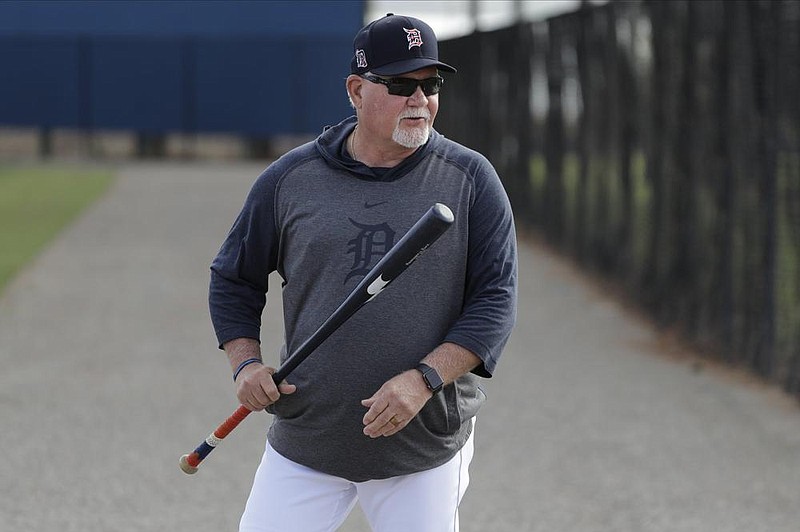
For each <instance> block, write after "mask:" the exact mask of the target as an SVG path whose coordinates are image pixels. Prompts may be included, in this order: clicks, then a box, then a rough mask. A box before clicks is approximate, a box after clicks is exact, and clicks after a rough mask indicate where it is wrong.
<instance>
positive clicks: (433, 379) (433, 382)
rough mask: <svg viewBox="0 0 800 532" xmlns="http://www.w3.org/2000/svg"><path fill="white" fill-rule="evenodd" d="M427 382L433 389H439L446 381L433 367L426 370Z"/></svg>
mask: <svg viewBox="0 0 800 532" xmlns="http://www.w3.org/2000/svg"><path fill="white" fill-rule="evenodd" d="M425 382H427V383H428V388H430V389H431V390H433V391H438V390H439V389H440V388H441V387H442V385H443V384H444V382H442V378H441V377H440V376H439V374H438V373H436V370H435V369H433V368H431V369H429V370H428V371H426V372H425Z"/></svg>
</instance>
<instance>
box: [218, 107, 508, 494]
mask: <svg viewBox="0 0 800 532" xmlns="http://www.w3.org/2000/svg"><path fill="white" fill-rule="evenodd" d="M355 125H356V119H355V117H351V118H349V119H347V120H345V121H343V122H341V123H340V124H338V125H336V126H333V127H329V128H327V129H325V130H324V131H323V133H322V134H321V135H320V136H319V137H318V138H317V139H316V140H315V141H312V142H309V143H307V144H305V145H302V146H299V147H298V148H295V149H294V150H292V151H290V152H288V153H287V154H286V155H284V156H283V157H281V158H280V159H278V160H277V161H275V162H274V163H272V164H271V165H270V166H269V167H268V168H267V169H266V170H265V171H264V172H263V173H262V174H261V175H260V176H259V177H258V179H257V180H256V182H255V183H254V185H253V187H252V189H251V191H250V193H249V195H248V197H247V199H246V201H245V204H244V207H243V209H242V211H241V213H240V214H239V216H238V218H237V219H236V221H235V223H234V225H233V227H232V228H231V230H230V232H229V234H228V236H227V238H226V240H225V242H224V243H223V245H222V247H221V249H220V251H219V253H218V255H217V256H216V257H215V258H214V260H213V262H212V265H211V284H210V290H209V306H210V311H211V318H212V322H213V325H214V328H215V332H216V335H217V339H218V341H219V344H220V346H222V344H224V343H226V342H228V341H230V340H233V339H236V338H253V339H256V340H260V325H261V313H262V311H263V309H264V306H265V303H266V293H267V277H268V275H269V274H270V273H271V272H273V271H277V272H278V273H279V275H280V276H281V278H282V281H283V282H282V296H283V313H284V316H283V321H284V332H285V334H284V345H283V347H282V349H281V353H280V355H279V356H280V359H281V361H284V360H285V359H286V357H287V356H288V355H289V354H291V353H292V352H293V351H294V350H295V349H296V348H297V347H298V346H299V345H300V344H302V343H303V341H304V340H305V339H306V338H308V337H309V336H310V335H311V334H312V333H313V332H314V331H315V330H316V329H317V328H318V327H319V326H320V325H321V324H322V323H323V322H324V321H325V319H326V318H327V317H328V316H329V315H330V314H331V312H333V311H334V310H335V309H336V308H337V307H338V306H339V305H340V304H341V302H342V301H343V300H344V299H345V298H346V297H347V295H348V294H349V293H350V292H351V291H352V290H353V288H354V287H355V286H356V285H357V284H358V283H359V282H360V281H361V279H362V278H363V277H364V276H365V275H366V274H367V272H368V271H369V270H370V269H371V268H372V267H373V266H374V265H375V264H376V263H377V262H378V261H379V260H380V258H381V257H382V256H383V255H384V254H385V253H386V252H387V251H388V250H389V249H390V248H391V247H392V245H393V244H394V243H395V242H397V241H398V240H399V239H400V238H401V237H402V236H403V235H404V234H405V233H406V231H408V229H410V228H411V226H412V225H413V224H414V223H415V222H416V221H417V220H418V219H419V217H420V216H421V215H422V214H424V213H425V212H426V211H427V210H428V209H429V208H430V207H431V206H432V205H433V204H434V203H443V204H445V205H447V206H448V207H449V208H450V209H451V210H452V211H453V213H454V215H455V222H454V223H453V225H452V226H451V228H450V229H449V230H448V231H447V232H445V233H444V235H443V236H442V237H441V238H440V239H439V240H438V241H437V242H436V243H434V244H433V246H431V248H430V249H428V250H427V251H426V252H425V253H423V254H422V255H421V256H420V257H419V258H418V259H417V261H416V262H414V264H413V265H411V266H410V267H409V268H408V270H406V271H405V272H404V273H403V274H402V275H400V276H399V277H398V278H397V279H396V280H395V281H393V282H392V284H391V286H389V287H388V288H387V289H386V290H384V291H383V292H381V294H380V296H379V297H377V298H375V299H374V300H373V301H371V302H370V303H369V304H367V305H365V306H364V307H362V308H361V309H360V310H359V311H358V312H356V313H355V315H353V317H351V318H350V319H349V320H348V321H347V322H346V323H344V324H343V325H342V326H341V327H340V328H339V329H337V330H336V331H335V332H334V333H333V334H332V335H331V336H330V337H329V338H328V339H326V340H325V341H324V342H323V343H322V345H321V346H319V347H318V348H317V349H316V351H315V352H314V353H312V354H311V355H310V356H309V357H308V358H307V359H306V360H304V361H303V362H302V363H301V364H300V365H299V366H298V367H297V368H296V369H295V370H294V371H293V373H292V374H291V375H290V376H289V377H288V378H287V381H288V382H290V383H292V384H296V385H297V391H296V392H295V393H294V394H291V395H284V396H282V397H281V398H280V399H279V400H278V402H276V403H275V404H274V405H272V406H271V407H270V408H269V409H268V410H269V411H270V412H271V413H272V414H274V417H273V421H272V424H271V426H270V428H269V431H268V439H269V442H270V444H271V445H272V447H273V448H274V449H275V450H276V451H277V452H279V453H280V454H281V455H283V456H285V457H286V458H288V459H290V460H292V461H294V462H296V463H299V464H302V465H305V466H307V467H310V468H312V469H315V470H317V471H320V472H323V473H327V474H331V475H335V476H338V477H342V478H346V479H349V480H351V481H354V482H362V481H366V480H372V479H383V478H388V477H394V476H398V475H405V474H410V473H415V472H418V471H423V470H427V469H431V468H434V467H437V466H439V465H441V464H443V463H445V462H447V461H448V460H449V459H450V458H452V457H453V456H454V455H455V453H456V452H457V451H458V450H459V449H460V448H461V446H462V445H464V443H465V442H466V440H467V438H468V437H469V435H470V432H471V430H472V423H471V422H470V420H471V419H472V418H473V417H474V416H475V414H476V413H477V411H478V409H479V408H480V406H481V405H482V404H483V402H484V401H485V399H486V396H485V394H484V393H483V391H482V389H481V388H480V387H479V381H480V377H491V375H492V373H493V372H494V370H495V367H496V365H497V361H498V359H499V358H500V355H501V352H502V350H503V347H504V345H505V344H506V342H507V340H508V337H509V335H510V333H511V329H512V327H513V324H514V320H515V316H516V286H517V255H516V238H515V232H514V221H513V216H512V212H511V207H510V204H509V201H508V197H507V196H506V193H505V191H504V189H503V187H502V185H501V183H500V180H499V178H498V176H497V173H496V172H495V170H494V168H493V167H492V165H491V164H490V163H489V162H488V161H487V160H486V158H485V157H483V156H482V155H480V154H479V153H477V152H475V151H472V150H470V149H468V148H465V147H464V146H461V145H460V144H457V143H455V142H453V141H451V140H448V139H446V138H445V137H443V136H442V135H440V134H438V133H437V132H436V131H432V132H431V136H430V138H429V140H428V142H427V143H426V144H425V145H424V146H422V147H420V148H419V149H418V150H417V151H416V152H415V153H414V154H412V155H411V156H409V157H408V158H407V159H405V160H404V161H403V162H402V163H401V164H399V165H398V166H396V167H393V168H390V169H385V168H384V169H373V168H370V167H367V166H365V165H363V164H361V163H359V162H358V161H355V160H353V159H351V158H350V157H349V155H348V154H347V151H346V149H345V141H346V139H347V137H348V135H349V134H350V133H351V132H352V131H353V129H354V127H355ZM443 342H452V343H455V344H458V345H460V346H462V347H464V348H466V349H468V350H470V351H471V352H473V353H474V354H475V355H477V356H478V357H479V358H480V360H481V363H480V365H479V366H478V367H477V368H475V369H474V370H473V371H472V372H470V373H468V374H466V375H463V376H461V377H459V378H458V379H457V380H456V381H455V382H454V383H452V384H450V385H448V386H445V387H444V389H443V390H442V392H441V393H438V394H436V395H434V396H433V397H432V398H431V399H430V400H429V401H428V402H427V403H426V405H425V406H424V407H423V409H422V410H421V411H420V412H419V414H418V415H417V416H416V417H415V418H414V419H413V420H411V421H410V422H409V424H408V425H407V426H406V427H404V428H403V429H402V430H401V431H400V432H398V433H397V434H395V435H393V436H390V437H381V438H376V439H371V438H369V437H368V436H366V435H364V434H363V432H362V431H363V423H362V419H363V417H364V414H365V413H366V410H367V409H366V408H365V407H364V406H362V405H361V400H363V399H366V398H368V397H370V396H372V395H373V394H374V393H375V392H376V391H377V390H378V389H379V388H380V387H381V386H382V385H383V384H384V383H385V382H386V381H387V380H389V379H391V378H392V377H394V376H395V375H398V374H399V373H402V372H404V371H407V370H409V369H412V368H414V367H416V366H417V364H419V362H420V360H421V359H422V358H423V357H425V356H426V355H427V354H428V353H430V352H431V351H432V350H433V349H434V348H435V347H437V346H438V345H440V344H441V343H443Z"/></svg>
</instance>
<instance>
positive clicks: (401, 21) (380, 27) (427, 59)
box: [350, 13, 456, 76]
mask: <svg viewBox="0 0 800 532" xmlns="http://www.w3.org/2000/svg"><path fill="white" fill-rule="evenodd" d="M429 66H435V67H437V68H438V69H439V70H444V71H446V72H456V69H455V68H453V67H452V66H450V65H448V64H447V63H442V62H441V61H439V45H438V43H437V41H436V34H435V33H434V32H433V30H432V29H431V27H430V26H428V25H427V24H425V23H424V22H422V21H421V20H419V19H417V18H413V17H406V16H402V15H395V14H394V13H387V14H386V16H385V17H383V18H379V19H378V20H375V21H373V22H370V23H369V24H367V25H366V26H364V27H363V28H361V30H360V31H359V32H358V33H357V34H356V37H355V39H353V60H352V61H351V62H350V72H351V73H352V74H363V73H365V72H372V73H373V74H378V75H381V76H395V75H398V74H405V73H406V72H413V71H414V70H419V69H420V68H425V67H429Z"/></svg>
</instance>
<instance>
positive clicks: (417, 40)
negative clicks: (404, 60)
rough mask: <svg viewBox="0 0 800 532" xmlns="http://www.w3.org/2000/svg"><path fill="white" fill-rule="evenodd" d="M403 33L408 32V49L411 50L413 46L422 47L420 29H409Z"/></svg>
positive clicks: (404, 29)
mask: <svg viewBox="0 0 800 532" xmlns="http://www.w3.org/2000/svg"><path fill="white" fill-rule="evenodd" d="M403 31H405V32H406V38H407V39H408V49H409V50H411V47H412V46H419V47H422V34H421V33H420V31H419V30H418V29H410V30H409V29H408V28H403Z"/></svg>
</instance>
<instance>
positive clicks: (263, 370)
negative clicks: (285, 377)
mask: <svg viewBox="0 0 800 532" xmlns="http://www.w3.org/2000/svg"><path fill="white" fill-rule="evenodd" d="M273 373H275V368H270V367H268V366H263V365H261V364H250V365H249V366H246V367H244V368H242V371H241V372H240V373H239V375H238V376H237V377H236V397H237V398H238V399H239V402H240V403H242V404H243V405H244V406H246V407H247V408H249V409H250V410H252V411H254V412H257V411H259V410H264V408H266V407H268V406H269V405H271V404H273V403H274V402H276V401H277V400H278V399H280V397H281V395H282V394H292V393H294V392H295V390H296V389H297V386H295V385H294V384H288V383H287V382H286V381H284V382H282V383H281V384H280V385H279V386H276V385H275V382H274V381H273V380H272V374H273Z"/></svg>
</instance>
